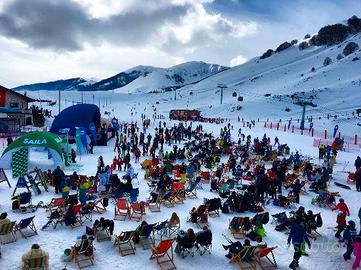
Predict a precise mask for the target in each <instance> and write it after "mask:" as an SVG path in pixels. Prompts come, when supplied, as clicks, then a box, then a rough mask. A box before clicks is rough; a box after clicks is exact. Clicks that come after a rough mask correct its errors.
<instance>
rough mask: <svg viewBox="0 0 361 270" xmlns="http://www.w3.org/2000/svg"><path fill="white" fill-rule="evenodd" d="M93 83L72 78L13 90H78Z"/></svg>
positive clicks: (28, 85)
mask: <svg viewBox="0 0 361 270" xmlns="http://www.w3.org/2000/svg"><path fill="white" fill-rule="evenodd" d="M92 83H93V82H92V81H87V80H84V79H82V78H71V79H67V80H57V81H51V82H44V83H34V84H26V85H21V86H18V87H15V88H13V89H14V90H18V91H23V90H27V91H37V90H49V91H52V90H76V89H77V87H79V86H85V85H89V84H92Z"/></svg>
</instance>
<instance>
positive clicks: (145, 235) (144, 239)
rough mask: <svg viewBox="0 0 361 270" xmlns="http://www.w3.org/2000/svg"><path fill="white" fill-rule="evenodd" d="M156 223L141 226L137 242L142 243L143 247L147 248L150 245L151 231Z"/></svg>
mask: <svg viewBox="0 0 361 270" xmlns="http://www.w3.org/2000/svg"><path fill="white" fill-rule="evenodd" d="M155 225H156V224H155V223H154V224H148V225H145V226H144V227H143V230H142V232H141V233H140V235H139V243H140V244H141V245H142V247H143V249H149V248H150V245H151V241H152V240H151V238H150V235H151V234H152V232H153V228H154V226H155Z"/></svg>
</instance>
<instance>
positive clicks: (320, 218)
mask: <svg viewBox="0 0 361 270" xmlns="http://www.w3.org/2000/svg"><path fill="white" fill-rule="evenodd" d="M322 225H323V221H322V217H321V214H318V215H317V216H316V226H317V228H321V227H322Z"/></svg>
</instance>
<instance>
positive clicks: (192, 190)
mask: <svg viewBox="0 0 361 270" xmlns="http://www.w3.org/2000/svg"><path fill="white" fill-rule="evenodd" d="M196 186H197V184H196V182H193V183H191V184H190V185H189V186H188V187H187V188H186V190H185V192H186V196H188V197H189V198H190V199H196V198H197V190H196Z"/></svg>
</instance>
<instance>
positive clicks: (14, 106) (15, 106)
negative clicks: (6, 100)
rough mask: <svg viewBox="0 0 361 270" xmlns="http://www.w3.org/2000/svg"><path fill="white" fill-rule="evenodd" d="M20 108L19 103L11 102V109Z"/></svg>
mask: <svg viewBox="0 0 361 270" xmlns="http://www.w3.org/2000/svg"><path fill="white" fill-rule="evenodd" d="M18 107H19V103H17V102H10V108H18Z"/></svg>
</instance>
